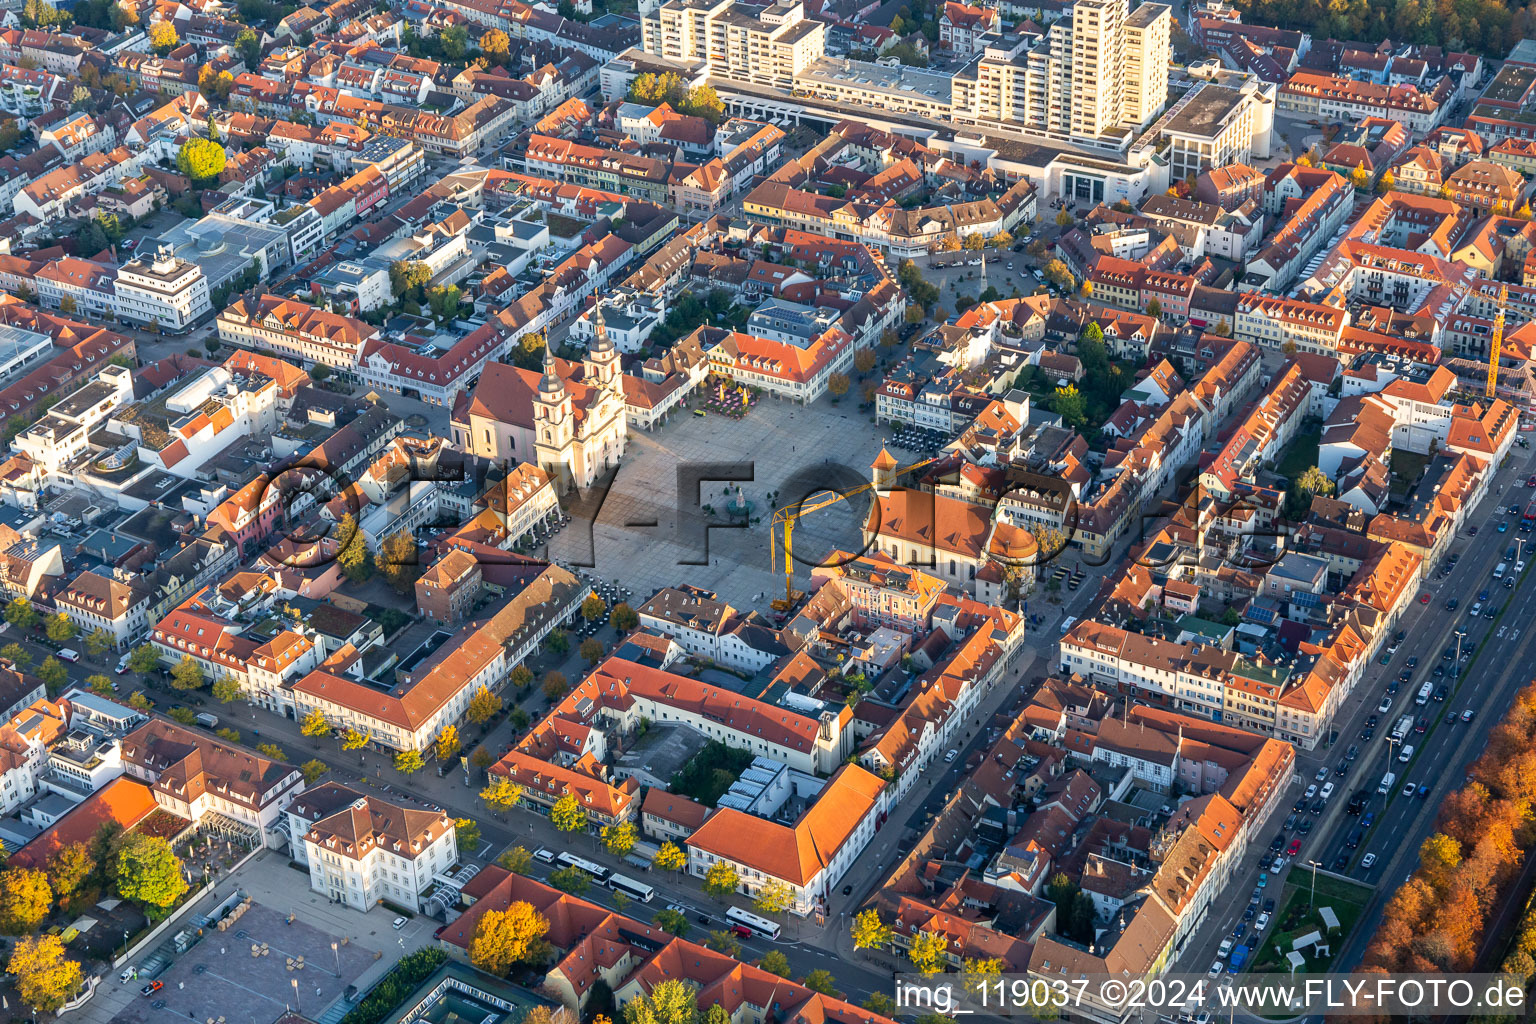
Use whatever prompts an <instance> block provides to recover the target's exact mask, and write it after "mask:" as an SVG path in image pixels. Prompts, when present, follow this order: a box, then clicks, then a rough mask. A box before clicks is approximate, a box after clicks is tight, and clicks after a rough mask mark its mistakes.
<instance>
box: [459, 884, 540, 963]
mask: <svg viewBox="0 0 1536 1024" xmlns="http://www.w3.org/2000/svg"><path fill="white" fill-rule="evenodd" d="M548 932H549V919H548V918H546V917H545V916H544V915H543V914H541V913H539V912H538V911H537V910H536V909H534V906H533V904H532V903H527V902H525V901H523V900H516V901H514V902H513V903H511V904H509V905H508V907H507V909H506V910H488V911H486V912H485V913H484V914H482V915H480V920H479V922H478V923H476V925H475V934H474V937H473V938H471V939H470V942H469V962H470V963H472V964H474V965H475V966H476V967H478V968H479V969H480V970H482V971H485V972H486V973H487V974H492V975H495V976H496V977H498V978H499V977H503V976H504V975H505V974H506V973H507V972H508V971H509V970H511V969H512V967H513V965H514V964H523V963H528V962H530V961H532V960H534V959H535V958H538V957H540V956H541V955H542V951H544V950H547V949H548V948H549V947H548V944H547V943H546V942H545V941H544V936H545V934H547V933H548Z"/></svg>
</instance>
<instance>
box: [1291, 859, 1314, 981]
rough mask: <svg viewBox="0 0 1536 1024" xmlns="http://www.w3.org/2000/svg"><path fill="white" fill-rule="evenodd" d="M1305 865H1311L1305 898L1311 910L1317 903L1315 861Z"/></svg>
mask: <svg viewBox="0 0 1536 1024" xmlns="http://www.w3.org/2000/svg"><path fill="white" fill-rule="evenodd" d="M1307 863H1308V864H1310V865H1312V894H1311V895H1310V896H1308V897H1307V909H1308V910H1311V909H1312V907H1313V905H1315V904H1316V903H1317V861H1315V860H1309V861H1307ZM1291 973H1293V974H1294V973H1295V972H1294V971H1292V972H1291Z"/></svg>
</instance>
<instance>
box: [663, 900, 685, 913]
mask: <svg viewBox="0 0 1536 1024" xmlns="http://www.w3.org/2000/svg"><path fill="white" fill-rule="evenodd" d="M667 909H668V910H670V911H672V912H673V913H674V914H687V913H688V908H687V907H685V906H683V905H682V904H681V903H668V904H667Z"/></svg>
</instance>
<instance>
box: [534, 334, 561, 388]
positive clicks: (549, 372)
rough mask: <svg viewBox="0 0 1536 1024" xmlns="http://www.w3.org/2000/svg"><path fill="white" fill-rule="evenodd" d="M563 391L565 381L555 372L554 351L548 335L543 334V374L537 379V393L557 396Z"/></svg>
mask: <svg viewBox="0 0 1536 1024" xmlns="http://www.w3.org/2000/svg"><path fill="white" fill-rule="evenodd" d="M564 393H565V383H564V382H563V381H562V380H561V379H560V374H558V373H557V372H555V353H554V349H553V348H551V346H550V344H549V335H547V334H546V335H545V336H544V376H543V378H542V379H541V380H540V381H539V394H541V395H549V396H559V395H563V394H564Z"/></svg>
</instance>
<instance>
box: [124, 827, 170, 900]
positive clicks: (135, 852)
mask: <svg viewBox="0 0 1536 1024" xmlns="http://www.w3.org/2000/svg"><path fill="white" fill-rule="evenodd" d="M186 891H187V882H186V879H184V878H182V877H181V859H180V858H178V857H177V856H176V855H175V854H174V853H172V852H171V846H170V844H169V843H167V842H166V841H165V840H164V839H161V838H159V837H158V836H146V835H140V834H138V833H130V834H129V835H128V837H127V838H126V839H125V841H124V842H123V844H122V846H121V847H120V848H119V849H118V851H117V894H118V895H119V896H121V897H122V898H123V899H125V900H133V901H134V902H136V903H142V904H144V905H145V906H148V907H153V908H155V909H157V910H166V909H169V908H170V907H172V906H175V904H176V901H177V900H179V899H181V897H182V894H183V893H185V892H186Z"/></svg>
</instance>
